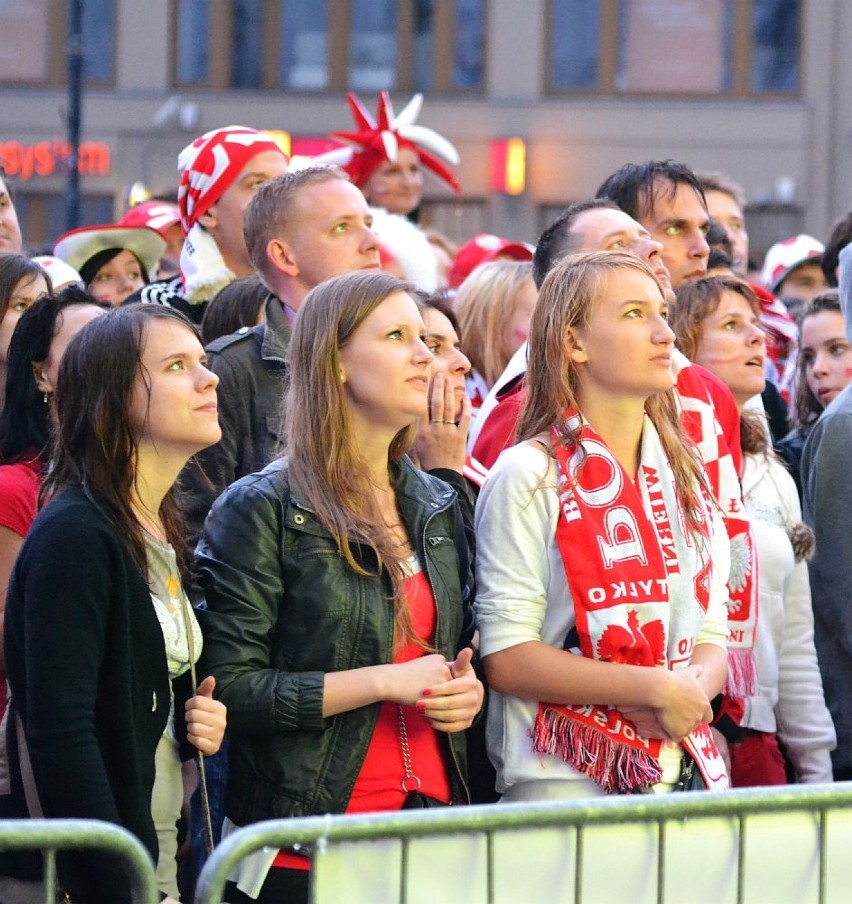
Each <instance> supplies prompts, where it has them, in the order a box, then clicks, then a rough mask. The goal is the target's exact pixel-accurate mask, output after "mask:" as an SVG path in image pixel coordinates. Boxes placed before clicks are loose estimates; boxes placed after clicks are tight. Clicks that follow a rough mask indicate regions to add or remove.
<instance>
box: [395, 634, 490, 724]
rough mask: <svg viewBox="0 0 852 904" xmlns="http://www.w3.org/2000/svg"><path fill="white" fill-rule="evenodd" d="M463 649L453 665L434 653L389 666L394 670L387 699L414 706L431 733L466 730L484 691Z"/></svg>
mask: <svg viewBox="0 0 852 904" xmlns="http://www.w3.org/2000/svg"><path fill="white" fill-rule="evenodd" d="M472 659H473V650H472V649H471V648H470V647H466V648H465V649H463V650H462V651H461V652H460V653H459V654H458V656H457V657H456V658H455V660H454V661H453V662H447V660H446V659H445V658H444V657H443V656H441V655H440V654H438V653H431V654H429V655H428V656H421V657H419V658H417V659H413V660H411V661H410V662H403V663H398V664H395V665H392V666H390V668H391V669H393V670H394V675H393V685H394V686H393V689H392V693H391V695H390V696H389V699H391V700H393V701H394V702H396V703H403V704H408V705H409V706H414V708H415V709H416V710H417V712H418V713H419V714H420V715H421V716H423V718H425V719H426V720H427V721H428V722H429V724H430V725H431V726H432V728H434V729H435V731H444V732H448V733H452V732H456V731H464V730H465V729H466V728H469V727H470V725H471V723H472V722H473V720H474V718H475V717H476V714H477V713H478V712H479V710H480V709H481V708H482V701H483V699H484V696H485V691H484V689H483V687H482V682H481V681H480V680H479V678H477V677H476V672H474V670H473V666H472V665H471V660H472Z"/></svg>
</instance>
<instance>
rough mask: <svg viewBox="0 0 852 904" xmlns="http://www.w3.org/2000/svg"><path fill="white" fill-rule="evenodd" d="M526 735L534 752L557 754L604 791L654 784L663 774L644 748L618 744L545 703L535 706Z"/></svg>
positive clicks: (625, 792) (629, 791)
mask: <svg viewBox="0 0 852 904" xmlns="http://www.w3.org/2000/svg"><path fill="white" fill-rule="evenodd" d="M530 737H531V738H532V740H533V750H535V752H536V753H546V754H550V755H551V756H559V757H561V758H562V760H563V761H564V762H566V763H568V765H569V766H573V767H574V768H575V769H577V770H578V771H579V772H582V773H583V774H584V775H587V776H588V777H589V778H590V779H592V781H594V782H595V783H596V784H598V785H600V787H601V788H603V790H604V791H606V792H607V794H612V793H615V792H619V793H622V794H629V793H631V792H633V791H635V790H636V789H637V788H643V787H647V786H648V785H655V784H656V783H657V782H658V781H660V779H661V778H662V775H663V773H662V770H661V769H660V764H659V763H658V762H657V761H656V760H655V759H654V757H652V756H651V755H650V754H649V753H647V752H646V751H643V750H637V749H635V748H631V747H628V746H627V745H625V744H619V743H618V742H617V741H615V740H613V739H612V738H610V737H607V736H606V735H605V734H604V733H603V732H601V731H597V730H596V729H594V728H591V727H590V726H588V725H581V724H580V723H578V722H576V721H575V720H573V719H571V718H569V717H568V716H565V715H563V714H562V713H559V712H557V711H555V710H554V709H551V708H550V707H547V706H542V707H541V708H540V709H539V713H538V716H537V717H536V720H535V725H534V726H533V728H532V729H531V731H530Z"/></svg>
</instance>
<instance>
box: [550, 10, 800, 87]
mask: <svg viewBox="0 0 852 904" xmlns="http://www.w3.org/2000/svg"><path fill="white" fill-rule="evenodd" d="M555 3H556V0H547V2H546V8H545V20H544V27H545V35H546V41H545V48H544V54H543V66H544V68H543V71H542V95H543V96H544V97H563V98H564V97H600V96H606V97H615V98H618V99H620V100H633V99H636V100H642V99H651V98H653V99H655V100H658V99H662V100H719V99H720V98H722V99H727V100H734V99H735V100H752V101H763V100H766V101H777V100H798V99H799V98H801V97H803V96H804V93H805V91H804V87H803V80H804V75H805V70H804V62H805V58H804V46H805V20H806V12H807V0H799V3H800V6H799V80H798V87H797V88H796V90H795V91H754V90H752V88H751V66H752V60H753V57H754V54H753V42H752V23H753V14H754V0H733V3H734V12H733V17H734V22H733V41H732V45H731V88H730V90H728V91H719V92H709V93H708V92H691V91H690V92H685V93H678V92H675V91H618V90H616V78H617V74H618V61H619V60H618V54H619V31H618V29H619V8H620V3H621V0H598V3H599V9H600V33H599V35H598V61H599V63H598V67H599V70H598V86H597V88H563V87H560V86H558V85H555V84H554V83H553V62H554V61H553V48H552V46H551V41H550V37H549V36H550V35H552V34H553V33H554V32H555V30H556V23H555V21H554V14H555V9H554V7H555Z"/></svg>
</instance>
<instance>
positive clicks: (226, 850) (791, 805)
mask: <svg viewBox="0 0 852 904" xmlns="http://www.w3.org/2000/svg"><path fill="white" fill-rule="evenodd" d="M831 809H852V783H838V784H830V785H791V786H784V787H783V788H747V789H739V790H735V791H728V792H723V793H710V792H695V793H685V794H668V795H660V796H652V795H638V796H636V797H609V798H594V799H590V800H588V801H586V800H571V801H559V802H546V803H527V804H512V805H511V806H500V805H493V804H492V805H488V806H476V807H459V808H455V807H447V808H445V809H435V810H430V811H429V812H428V813H424V812H423V811H399V812H396V813H376V814H367V815H360V816H347V817H339V816H335V817H332V816H325V817H306V818H299V819H280V820H272V821H269V822H263V823H257V824H256V825H252V826H247V827H245V828H243V829H240V830H239V831H237V832H235V833H234V834H233V835H231V836H229V837H228V838H226V839H225V840H224V841H223V842H222V843H221V844H220V845H219V846H218V847H217V849H216V850H215V851H214V852H213V854H212V856H211V857H210V859H209V860H208V861H207V864H206V865H205V867H204V870H203V871H202V873H201V876H200V878H199V881H198V885H197V890H196V901H197V902H198V904H219V902H221V900H222V894H223V891H224V885H225V881H226V879H227V877H228V875H230V873H231V871H232V870H233V869H234V867H235V866H236V865H237V864H238V863H239V861H240V860H242V859H243V857H245V856H247V855H248V854H251V853H253V852H254V851H257V850H259V849H260V848H262V847H264V846H274V847H289V846H291V845H293V844H301V845H309V846H310V845H320V846H321V845H323V844H325V843H327V842H332V843H334V842H344V841H369V840H379V839H387V838H400V839H410V838H412V837H429V836H435V835H452V834H467V833H486V834H489V833H493V832H497V831H506V830H512V829H532V828H565V827H570V826H574V827H576V828H577V829H578V832H577V839H576V858H577V859H576V875H575V900H576V901H578V902H579V901H580V900H581V894H582V869H583V827H586V828H588V827H591V826H602V825H625V824H629V823H647V822H658V824H660V825H661V826H664V824H665V823H666V822H669V821H674V820H687V819H690V818H702V817H703V818H706V817H712V816H722V817H737V819H738V823H739V839H740V841H739V855H738V864H737V874H738V875H737V898H738V900H739V901H742V900H743V894H744V879H745V860H744V851H745V846H746V837H745V836H746V826H745V818H746V817H747V816H752V815H758V814H770V813H794V812H809V813H815V814H822V823H821V825H822V826H823V830H822V831H821V832H820V847H821V849H822V850H821V854H820V858H821V860H820V886H821V888H824V886H825V882H826V880H825V872H824V870H823V863H824V861H825V851H824V849H825V832H824V826H825V813H826V811H828V810H831ZM663 832H664V830H663ZM488 853H489V859H490V857H491V853H492V848H491V847H490V846H489V847H488ZM664 855H665V849H664V847H663V848H662V850H661V852H660V853H659V856H661V857H664ZM490 869H491V866H490V863H489V870H490ZM664 875H665V862H663V864H662V866H661V871H660V881H661V883H662V878H663V877H664ZM402 881H405V880H404V879H403V880H402ZM490 886H491V880H490V879H489V887H490ZM490 893H491V892H490ZM658 894H659V897H660V899H661V900H663V899H664V897H665V888H664V885H662V884H661V887H660V888H659V889H658Z"/></svg>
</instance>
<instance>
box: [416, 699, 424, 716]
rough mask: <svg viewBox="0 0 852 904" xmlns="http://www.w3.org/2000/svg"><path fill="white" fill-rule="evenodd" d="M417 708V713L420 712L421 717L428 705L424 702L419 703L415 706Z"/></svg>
mask: <svg viewBox="0 0 852 904" xmlns="http://www.w3.org/2000/svg"><path fill="white" fill-rule="evenodd" d="M415 708H416V709H417V712H419V713H420V715H421V716H422V715H423V713H425V712H426V704H425V703H424V702H423V701H422V700H418V701H417V703H416V704H415Z"/></svg>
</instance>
